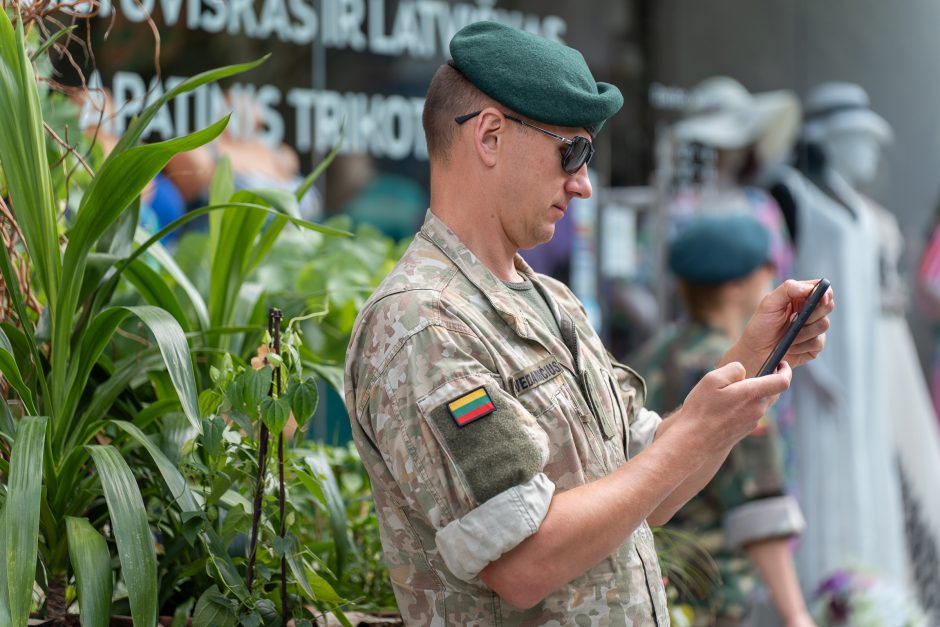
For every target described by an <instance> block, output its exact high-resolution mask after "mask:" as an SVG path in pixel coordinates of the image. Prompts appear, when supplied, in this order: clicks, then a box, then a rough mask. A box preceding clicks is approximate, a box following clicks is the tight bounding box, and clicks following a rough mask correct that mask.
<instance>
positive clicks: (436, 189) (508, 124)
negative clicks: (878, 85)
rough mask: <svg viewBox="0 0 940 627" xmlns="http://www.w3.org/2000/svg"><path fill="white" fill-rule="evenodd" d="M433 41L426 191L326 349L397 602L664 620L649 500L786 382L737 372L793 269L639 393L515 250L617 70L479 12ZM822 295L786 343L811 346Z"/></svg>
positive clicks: (713, 465)
mask: <svg viewBox="0 0 940 627" xmlns="http://www.w3.org/2000/svg"><path fill="white" fill-rule="evenodd" d="M451 55H452V57H453V62H452V63H449V64H447V65H444V66H442V67H441V68H440V69H439V70H438V72H437V74H435V77H434V79H433V80H432V82H431V85H430V88H429V89H428V95H427V99H426V102H425V110H424V120H423V121H424V128H425V134H426V136H427V141H428V151H429V155H430V162H431V207H430V210H429V212H428V214H427V217H426V220H425V223H424V226H423V227H422V228H421V231H420V232H419V233H418V235H417V237H416V238H415V240H414V242H413V243H412V245H411V246H410V247H409V249H408V250H407V251H406V252H405V254H404V256H403V258H402V259H401V261H400V262H399V263H398V265H397V266H396V267H395V269H393V270H392V272H391V273H390V275H389V276H388V277H387V278H386V280H385V281H384V282H383V283H382V285H381V286H380V287H379V288H378V289H377V291H376V293H375V294H373V296H372V297H371V298H370V299H369V301H368V302H367V303H366V304H365V306H364V307H363V309H362V311H361V312H360V314H359V318H358V320H357V323H356V326H355V329H354V331H353V337H352V339H351V341H350V346H349V352H348V354H347V361H346V379H345V386H346V406H347V409H348V411H349V415H350V420H351V423H352V428H353V437H354V439H355V441H356V444H357V446H358V448H359V451H360V454H361V456H362V460H363V463H364V464H365V466H366V469H367V470H368V472H369V475H370V477H371V479H372V488H373V496H374V498H375V503H376V510H377V513H378V517H379V521H380V529H381V534H382V542H383V547H384V549H385V554H386V558H387V560H388V563H389V568H390V573H391V578H392V583H393V585H394V588H395V594H396V598H397V600H398V604H399V609H400V610H401V612H402V616H403V617H404V619H405V621H406V622H407V623H408V624H410V625H427V624H435V625H443V624H451V625H464V624H467V625H499V624H513V625H515V624H524V625H546V624H547V625H568V624H583V625H589V624H595V625H598V624H605V625H606V624H614V625H660V626H663V625H668V624H669V618H668V615H667V611H666V604H665V595H664V591H663V585H662V580H661V575H660V570H659V566H658V563H657V559H656V554H655V551H654V546H653V539H652V534H651V532H650V529H649V526H648V524H647V520H649V521H650V523H661V522H664V521H665V520H667V519H668V517H669V516H671V515H672V513H674V512H675V511H676V510H677V509H678V507H679V506H681V505H682V504H683V503H684V502H685V501H687V500H688V499H689V498H690V497H691V496H692V495H693V494H695V493H696V492H697V491H698V490H700V489H701V487H702V486H704V485H705V484H706V483H707V481H708V479H709V478H710V477H711V476H712V475H713V474H714V472H715V470H716V469H717V468H718V466H719V465H720V464H721V461H722V460H723V459H724V458H725V456H726V455H727V453H728V451H729V450H730V448H731V447H732V446H733V445H734V443H735V442H737V441H738V440H739V439H740V438H742V437H744V436H745V435H746V434H747V433H748V432H750V431H751V430H752V429H753V428H754V426H755V424H756V422H757V420H758V419H759V417H760V416H761V415H763V414H764V412H765V411H766V409H767V407H768V405H769V404H771V403H772V402H773V400H774V398H775V396H776V395H778V394H780V393H781V392H782V391H783V390H785V389H786V388H787V386H788V384H789V379H790V370H789V366H786V365H784V366H782V367H781V369H780V371H779V372H778V373H775V374H772V375H769V376H767V377H763V378H761V379H749V380H744V378H745V375H746V373H747V372H751V373H753V372H755V371H756V369H757V368H758V367H759V366H760V363H761V361H762V358H763V355H764V354H766V353H767V352H768V351H769V350H770V349H771V347H772V345H773V343H774V342H775V340H776V339H777V337H779V336H780V334H781V333H782V330H783V328H784V327H785V325H786V322H787V311H788V308H791V307H792V306H793V304H794V303H798V302H799V301H800V300H801V299H802V298H805V296H806V295H807V294H808V292H809V290H810V288H811V286H810V284H808V283H798V282H795V281H794V282H790V283H789V284H788V285H786V286H784V287H783V288H781V289H779V290H777V291H775V292H774V293H773V294H771V295H770V296H768V298H767V299H765V301H764V302H763V303H762V305H761V310H760V313H759V314H758V315H757V316H755V321H754V322H753V323H752V324H751V325H749V327H748V330H747V331H746V332H745V334H744V336H743V337H742V339H741V341H740V342H738V343H737V344H735V346H734V347H733V348H732V350H731V351H729V353H728V355H726V357H725V361H726V362H727V365H725V366H724V367H723V368H720V369H718V370H716V371H715V372H714V373H711V374H709V375H708V376H706V378H705V380H704V381H703V383H702V384H701V385H699V386H698V387H697V388H696V390H695V391H693V393H692V394H691V395H690V396H689V399H688V400H687V401H686V403H685V406H684V408H683V410H681V411H679V412H676V414H674V415H673V416H671V417H670V418H668V419H666V420H662V419H661V418H660V417H659V416H658V415H656V414H654V413H652V412H650V411H647V410H646V409H644V407H643V397H644V385H643V382H642V380H641V379H640V378H639V377H638V376H637V375H636V374H635V373H634V372H633V371H631V370H630V369H629V368H627V367H626V366H623V365H621V364H619V363H617V362H615V361H613V360H612V359H611V358H610V356H609V355H608V353H607V352H606V350H605V349H604V347H603V345H602V344H601V342H600V339H599V338H598V336H597V334H596V333H595V332H594V330H593V329H592V328H591V325H590V323H589V322H588V319H587V316H586V315H585V312H584V309H583V307H581V305H580V303H579V302H578V301H577V299H576V298H575V297H574V296H573V294H572V293H571V292H570V290H568V288H567V287H565V286H564V285H562V284H560V283H558V282H556V281H553V280H551V279H549V278H547V277H544V276H539V275H536V274H535V273H533V272H532V270H531V269H530V268H529V267H528V266H527V265H526V264H525V262H524V261H523V260H522V258H521V257H520V256H519V255H518V254H517V251H518V250H519V249H520V248H531V247H532V246H535V245H537V244H539V243H544V242H546V241H548V240H549V239H551V235H552V233H553V231H554V225H555V222H557V221H558V220H559V219H560V218H561V217H562V216H563V215H564V211H565V210H566V208H567V205H568V202H569V201H570V200H571V199H572V198H574V197H581V198H587V197H588V196H590V194H591V185H590V181H589V180H588V177H587V161H588V159H589V158H590V156H591V155H592V154H593V145H592V144H591V139H592V138H593V136H594V135H595V134H596V133H597V132H598V131H599V130H600V127H601V125H602V124H603V122H604V121H605V120H606V119H607V118H608V117H610V116H611V115H613V113H615V112H616V111H617V110H618V109H619V108H620V106H621V105H622V102H623V99H622V97H621V96H620V93H619V91H618V90H617V89H616V88H615V87H613V86H612V85H607V84H604V83H596V82H595V81H594V79H593V77H592V76H591V74H590V71H589V70H588V68H587V65H586V64H585V62H584V59H583V57H581V55H580V54H579V53H577V52H576V51H574V50H572V49H571V48H568V47H566V46H563V45H561V44H558V43H555V42H549V41H546V40H544V39H542V38H540V37H537V36H535V35H531V34H528V33H524V32H522V31H518V30H515V29H512V28H508V27H505V26H500V25H498V24H495V23H492V22H480V23H476V24H472V25H470V26H468V27H466V28H464V29H462V30H461V31H460V32H458V33H457V35H455V36H454V39H453V40H452V42H451ZM559 161H560V162H561V163H560V164H559ZM559 165H560V166H561V167H559ZM832 306H833V304H832V302H831V299H827V300H826V302H825V303H824V305H823V306H822V307H821V308H820V309H819V313H818V314H817V315H816V316H815V317H814V319H813V320H812V321H811V324H810V325H809V326H808V327H807V329H806V330H805V332H804V333H803V335H802V336H801V337H800V338H799V339H798V342H797V343H796V344H795V345H794V349H793V350H792V351H791V353H790V355H789V356H788V359H789V360H790V361H791V362H792V363H802V362H804V361H807V360H809V359H811V358H812V357H813V356H814V355H815V353H816V352H818V351H819V350H821V349H822V346H823V338H822V337H820V336H821V333H822V331H823V330H824V329H825V327H826V326H827V325H828V321H827V319H825V317H824V316H825V315H826V314H827V313H828V312H829V311H831V309H832ZM654 440H655V441H654ZM641 451H642V452H641Z"/></svg>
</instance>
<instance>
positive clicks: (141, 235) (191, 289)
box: [136, 229, 209, 330]
mask: <svg viewBox="0 0 940 627" xmlns="http://www.w3.org/2000/svg"><path fill="white" fill-rule="evenodd" d="M137 234H138V238H137V240H136V241H137V243H138V244H142V243H143V242H146V241H147V233H146V232H145V231H144V230H142V229H138V231H137ZM143 250H148V249H147V248H144V249H143ZM148 252H149V253H150V256H151V257H153V259H154V261H156V262H157V263H158V264H160V267H162V268H163V269H164V271H166V273H167V274H169V275H170V277H171V278H172V279H173V280H174V281H176V284H177V285H179V286H180V288H181V289H182V290H183V293H185V294H186V298H188V299H189V303H190V305H191V306H192V308H193V312H195V314H196V322H197V323H198V324H197V326H198V328H200V329H203V330H205V329H208V328H209V309H208V308H207V307H206V301H205V300H204V299H203V297H202V294H200V293H199V290H197V289H196V286H195V285H193V283H192V281H190V280H189V277H188V276H186V273H185V272H183V270H182V269H181V268H180V267H179V265H177V263H176V260H175V259H173V256H172V255H171V254H170V253H169V252H167V250H166V248H164V247H163V245H162V244H160V242H155V243H154V244H152V245H151V246H150V247H149V250H148Z"/></svg>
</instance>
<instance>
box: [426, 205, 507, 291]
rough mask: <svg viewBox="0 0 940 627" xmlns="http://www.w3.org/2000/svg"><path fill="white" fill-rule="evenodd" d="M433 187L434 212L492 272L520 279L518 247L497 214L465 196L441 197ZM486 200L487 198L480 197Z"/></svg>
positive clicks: (504, 278)
mask: <svg viewBox="0 0 940 627" xmlns="http://www.w3.org/2000/svg"><path fill="white" fill-rule="evenodd" d="M435 191H436V190H434V189H433V188H432V191H431V213H433V214H434V215H435V217H437V219H439V220H440V221H442V222H443V223H444V224H446V225H447V228H449V229H450V230H451V231H453V232H454V234H456V235H457V237H458V238H460V241H461V242H463V245H464V246H466V247H467V249H469V250H470V252H472V253H473V254H474V255H475V256H476V257H477V259H479V260H480V261H481V262H482V263H483V265H485V266H486V267H487V268H488V269H489V270H490V272H492V273H493V274H494V275H496V277H497V278H498V279H500V280H503V281H513V282H518V281H521V280H522V275H520V274H519V273H518V272H517V271H516V265H515V262H514V259H515V257H516V253H517V252H518V251H519V249H518V248H517V247H516V246H515V245H514V244H513V243H512V242H510V241H509V240H508V239H507V238H506V236H505V234H504V232H503V229H502V226H501V225H500V224H499V223H498V221H497V218H496V214H495V213H491V214H489V215H486V214H485V212H483V211H480V209H479V207H467V206H466V205H465V202H464V200H463V198H465V197H460V198H449V199H448V198H440V197H439V195H438V194H435ZM481 201H483V202H485V199H481Z"/></svg>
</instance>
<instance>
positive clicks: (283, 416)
mask: <svg viewBox="0 0 940 627" xmlns="http://www.w3.org/2000/svg"><path fill="white" fill-rule="evenodd" d="M289 419H290V403H288V402H287V399H286V398H283V397H282V398H266V399H264V400H263V401H262V402H261V420H262V421H263V422H264V424H266V425H267V427H268V430H269V431H270V432H271V435H273V436H275V437H277V436H278V435H280V434H281V432H282V431H283V430H284V426H285V425H287V421H288V420H289Z"/></svg>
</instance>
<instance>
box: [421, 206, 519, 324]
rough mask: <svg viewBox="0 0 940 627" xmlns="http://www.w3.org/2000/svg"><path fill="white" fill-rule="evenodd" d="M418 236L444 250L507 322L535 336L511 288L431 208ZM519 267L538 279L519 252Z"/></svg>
mask: <svg viewBox="0 0 940 627" xmlns="http://www.w3.org/2000/svg"><path fill="white" fill-rule="evenodd" d="M419 235H421V236H423V237H424V238H425V239H427V240H428V241H430V242H431V243H432V244H434V245H435V246H437V247H438V248H439V249H441V252H443V253H444V254H445V255H447V257H448V259H450V260H451V261H452V262H453V263H454V265H456V266H457V269H458V270H460V272H461V273H463V275H464V276H465V277H467V279H468V280H469V281H470V282H471V283H473V284H474V285H475V286H476V287H477V289H479V290H480V292H482V293H483V295H484V296H485V297H486V299H487V300H489V301H490V304H492V305H493V308H494V309H496V311H498V312H499V314H500V316H501V317H502V318H503V320H505V321H506V324H508V325H509V326H511V327H512V328H513V329H514V330H515V331H516V333H518V334H519V335H520V336H522V337H524V338H530V337H532V331H531V329H530V328H529V322H528V316H526V315H524V314H523V312H522V311H521V310H520V309H519V308H518V306H516V303H515V302H514V298H513V295H512V293H511V292H510V290H509V288H508V287H506V286H505V285H503V282H502V281H500V280H499V279H498V278H497V277H496V275H494V274H493V273H492V272H491V271H490V269H489V268H487V267H486V265H485V264H484V263H483V262H482V261H480V260H479V259H477V257H476V255H474V254H473V253H472V252H470V249H469V248H467V247H466V246H465V245H464V243H463V242H461V241H460V238H459V237H457V234H456V233H454V232H453V231H451V230H450V228H449V227H448V226H447V225H446V224H444V221H443V220H441V219H440V218H438V217H437V216H436V215H434V214H433V213H431V210H430V209H429V210H428V212H427V214H426V215H425V218H424V225H423V226H422V227H421V231H420V232H419ZM513 262H514V263H515V266H516V270H518V271H519V272H521V273H522V274H524V275H526V277H528V278H529V279H530V280H536V279H535V272H534V271H533V270H532V268H531V267H529V264H527V263H526V262H525V260H524V259H523V258H522V256H521V255H519V254H516V256H515V258H514V259H513Z"/></svg>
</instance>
